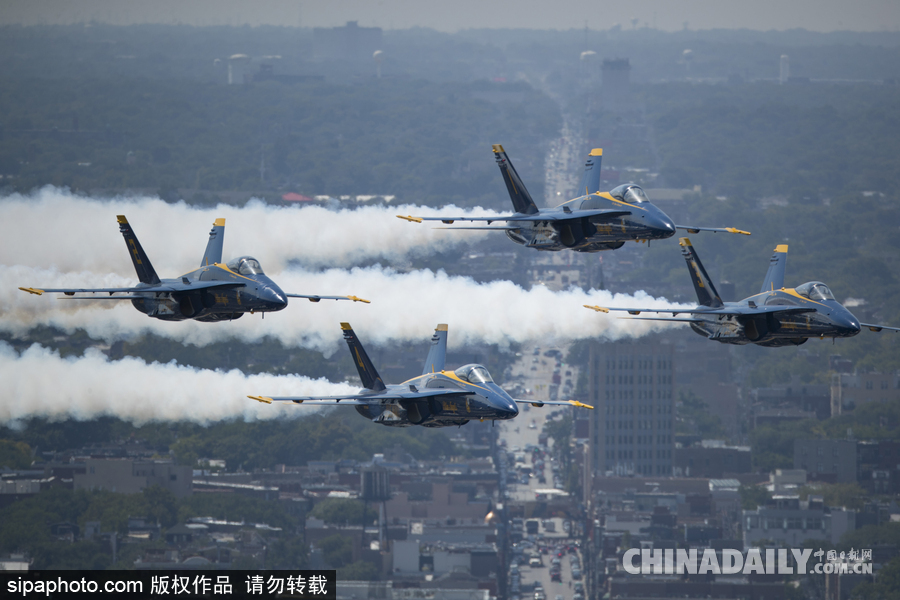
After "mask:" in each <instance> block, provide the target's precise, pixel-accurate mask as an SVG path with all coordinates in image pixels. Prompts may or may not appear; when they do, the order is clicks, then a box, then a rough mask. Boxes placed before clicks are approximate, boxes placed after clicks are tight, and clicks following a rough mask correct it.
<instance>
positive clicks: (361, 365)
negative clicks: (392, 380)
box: [341, 323, 385, 392]
mask: <svg viewBox="0 0 900 600" xmlns="http://www.w3.org/2000/svg"><path fill="white" fill-rule="evenodd" d="M341 329H342V330H343V331H344V340H345V341H346V342H347V345H348V346H349V347H350V354H352V355H353V362H354V363H356V370H357V371H359V378H360V380H361V381H362V384H363V387H364V388H366V389H370V390H374V391H376V392H379V391H381V390H383V389H385V385H384V381H383V380H382V379H381V375H379V374H378V371H376V370H375V366H374V365H373V364H372V361H371V360H370V359H369V355H368V354H366V350H365V348H363V346H362V344H361V343H360V341H359V338H358V337H356V334H355V333H354V332H353V329H352V328H351V327H350V323H341Z"/></svg>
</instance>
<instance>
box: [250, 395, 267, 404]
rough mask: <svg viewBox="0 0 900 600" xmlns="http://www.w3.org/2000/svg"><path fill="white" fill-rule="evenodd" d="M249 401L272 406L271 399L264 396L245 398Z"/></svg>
mask: <svg viewBox="0 0 900 600" xmlns="http://www.w3.org/2000/svg"><path fill="white" fill-rule="evenodd" d="M247 397H248V398H250V399H251V400H256V401H257V402H262V403H263V404H272V399H271V398H268V397H266V396H247Z"/></svg>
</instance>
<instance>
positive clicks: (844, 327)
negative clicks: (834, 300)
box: [835, 314, 861, 337]
mask: <svg viewBox="0 0 900 600" xmlns="http://www.w3.org/2000/svg"><path fill="white" fill-rule="evenodd" d="M835 321H837V328H838V331H840V333H841V335H842V336H844V337H851V336H854V335H856V334H857V333H859V332H860V329H861V328H860V326H859V320H858V319H857V318H856V317H854V316H853V315H851V314H847V315H841V316H839V317H838V318H837V319H835Z"/></svg>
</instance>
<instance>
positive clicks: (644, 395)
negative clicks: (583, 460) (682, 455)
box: [588, 340, 675, 477]
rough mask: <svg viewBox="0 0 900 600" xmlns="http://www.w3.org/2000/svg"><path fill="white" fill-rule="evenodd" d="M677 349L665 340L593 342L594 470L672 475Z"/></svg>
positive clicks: (590, 369)
mask: <svg viewBox="0 0 900 600" xmlns="http://www.w3.org/2000/svg"><path fill="white" fill-rule="evenodd" d="M674 356H675V355H674V348H673V345H672V344H670V343H667V342H666V341H665V340H654V341H638V342H634V341H620V342H603V343H600V342H597V343H594V344H592V345H591V348H590V358H589V366H588V390H589V394H590V403H591V404H593V405H594V410H593V411H591V413H592V414H591V432H590V444H591V452H590V458H591V467H590V468H591V471H592V474H593V475H594V476H603V475H605V474H611V475H615V476H622V475H640V476H646V477H658V476H671V475H672V449H673V447H674V441H673V440H674V436H675V430H674V427H675V426H674V423H675V398H674V396H675V394H674V391H675V384H674V368H673V362H674V361H673V359H674Z"/></svg>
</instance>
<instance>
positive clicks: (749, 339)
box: [690, 288, 860, 347]
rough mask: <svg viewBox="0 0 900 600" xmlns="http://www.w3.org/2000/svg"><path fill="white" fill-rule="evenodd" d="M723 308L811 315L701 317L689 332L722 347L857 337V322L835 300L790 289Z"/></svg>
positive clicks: (750, 298)
mask: <svg viewBox="0 0 900 600" xmlns="http://www.w3.org/2000/svg"><path fill="white" fill-rule="evenodd" d="M725 306H726V308H727V307H731V306H740V307H741V308H742V309H745V310H746V309H748V308H749V309H752V308H754V307H763V306H796V307H798V308H812V309H814V312H805V313H794V314H784V313H780V314H756V315H753V314H745V315H703V314H696V315H694V317H695V318H697V319H699V322H692V323H691V324H690V325H691V329H693V330H694V331H695V332H697V333H698V334H700V335H702V336H704V337H708V338H709V339H712V340H715V341H717V342H722V343H724V344H738V345H743V344H758V345H760V346H770V347H771V346H799V345H800V344H804V343H806V340H808V339H809V338H826V337H830V338H843V337H852V336H854V335H856V334H857V333H859V331H860V325H859V320H858V319H857V318H856V317H855V316H853V313H851V312H850V311H849V310H847V309H846V308H844V307H843V306H842V305H841V304H840V303H839V302H837V301H836V300H822V301H816V300H810V299H809V298H805V297H803V296H801V295H799V294H798V293H797V292H796V291H795V290H794V289H793V288H782V289H780V290H773V291H769V292H763V293H760V294H756V295H755V296H751V297H749V298H746V299H744V300H742V301H740V302H736V303H731V302H728V303H726V305H725Z"/></svg>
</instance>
